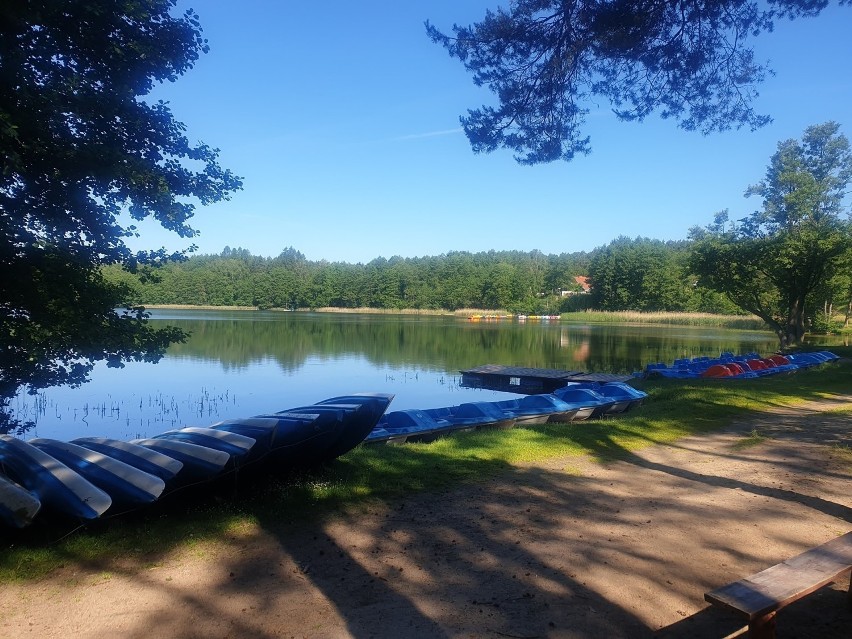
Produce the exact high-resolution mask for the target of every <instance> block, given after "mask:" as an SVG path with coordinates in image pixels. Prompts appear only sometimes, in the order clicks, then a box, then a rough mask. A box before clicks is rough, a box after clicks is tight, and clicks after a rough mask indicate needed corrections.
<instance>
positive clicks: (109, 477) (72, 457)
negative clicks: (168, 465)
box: [29, 438, 166, 510]
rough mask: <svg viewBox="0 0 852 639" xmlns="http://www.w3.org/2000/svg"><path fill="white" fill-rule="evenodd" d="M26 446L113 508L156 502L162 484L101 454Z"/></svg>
mask: <svg viewBox="0 0 852 639" xmlns="http://www.w3.org/2000/svg"><path fill="white" fill-rule="evenodd" d="M29 444H31V445H32V446H35V447H36V448H38V449H40V450H42V451H44V452H45V453H47V454H48V455H50V456H51V457H55V458H56V459H58V460H59V461H61V462H62V463H63V464H65V465H66V466H68V467H69V468H71V469H72V470H74V471H76V472H77V473H79V474H80V475H82V476H83V477H85V478H86V479H88V480H89V481H90V482H92V483H93V484H94V485H95V486H97V487H98V488H100V489H101V490H103V491H104V492H106V493H107V494H108V495H109V496H110V498H112V502H113V510H114V509H115V505H116V504H122V505H126V506H137V505H143V504H150V503H152V502H155V501H157V499H158V498H159V497H160V495H161V494H162V493H163V490H164V489H165V488H166V483H165V482H164V481H163V480H162V479H160V478H159V477H156V476H155V475H150V474H148V473H146V472H144V471H141V470H139V469H138V468H135V467H133V466H131V465H129V464H125V463H124V462H122V461H119V460H117V459H113V458H112V457H108V456H107V455H104V454H102V453H99V452H97V451H94V450H89V449H88V448H83V447H82V446H78V445H76V444H71V443H69V442H63V441H59V440H56V439H42V438H39V439H32V440H30V441H29Z"/></svg>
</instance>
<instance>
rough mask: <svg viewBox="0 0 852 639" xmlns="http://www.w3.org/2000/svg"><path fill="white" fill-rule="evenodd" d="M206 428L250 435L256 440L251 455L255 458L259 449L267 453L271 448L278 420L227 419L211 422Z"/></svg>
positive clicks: (261, 418)
mask: <svg viewBox="0 0 852 639" xmlns="http://www.w3.org/2000/svg"><path fill="white" fill-rule="evenodd" d="M208 428H212V429H214V430H221V431H226V432H229V433H235V434H237V435H243V436H244V437H251V438H252V439H254V440H255V441H256V442H257V443H256V444H255V446H254V447H253V448H252V457H253V458H257V457H259V454H258V453H259V451H263V452H264V453H268V452H269V451H270V450H272V446H273V444H274V442H275V431H276V429H277V428H278V420H277V419H272V418H264V417H246V418H240V419H228V420H225V421H221V422H216V423H215V424H211V425H210V426H208Z"/></svg>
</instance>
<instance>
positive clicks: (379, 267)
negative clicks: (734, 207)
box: [104, 237, 741, 314]
mask: <svg viewBox="0 0 852 639" xmlns="http://www.w3.org/2000/svg"><path fill="white" fill-rule="evenodd" d="M689 246H690V243H689V242H662V241H659V240H651V239H647V238H636V239H630V238H625V237H619V238H617V239H616V240H613V241H612V242H611V243H610V244H609V245H607V246H604V247H599V248H596V249H595V250H593V251H591V252H578V253H562V254H559V255H545V254H543V253H541V252H540V251H532V252H528V253H524V252H521V251H488V252H481V253H468V252H451V253H446V254H443V255H438V256H435V257H415V258H402V257H391V258H390V259H385V258H382V257H379V258H376V259H374V260H372V261H371V262H368V263H366V264H361V263H358V264H349V263H344V262H327V261H324V260H322V261H310V260H307V259H305V256H304V255H303V254H302V253H300V252H299V251H297V250H296V249H294V248H292V247H290V248H286V249H284V250H283V251H282V252H281V254H280V255H278V256H277V257H274V258H267V257H259V256H256V255H252V254H251V253H250V252H249V251H248V250H246V249H241V248H236V249H232V248H230V247H226V248H225V249H224V250H223V251H222V253H220V254H219V255H195V256H192V257H190V258H189V259H187V260H186V261H183V262H170V263H167V264H165V265H163V266H160V267H157V268H150V267H146V268H140V269H139V271H138V272H137V273H135V274H131V273H129V272H127V271H125V270H122V269H121V268H120V267H118V266H113V267H108V268H106V269H105V271H104V274H105V276H106V278H107V279H108V280H109V281H111V282H113V283H116V284H122V285H125V286H127V287H128V288H129V290H130V299H131V300H132V301H133V303H135V304H142V305H146V304H148V305H151V304H190V305H212V306H254V307H258V308H260V309H270V308H285V309H297V308H311V309H315V308H323V307H340V308H375V309H389V310H401V309H424V310H425V309H446V310H450V311H453V310H458V309H462V308H476V309H493V310H498V309H500V310H507V311H509V312H513V313H531V314H538V313H559V312H569V311H576V310H585V309H590V308H593V309H596V310H605V311H620V310H636V311H691V312H706V313H730V314H739V313H741V311H739V310H738V309H737V307H735V306H734V305H733V304H731V303H730V302H728V301H727V300H726V299H725V298H723V297H722V296H721V295H719V294H717V293H715V292H713V291H710V290H708V289H703V288H701V287H699V286H697V285H696V279H697V278H695V277H694V276H692V275H691V274H690V273H689V271H688V269H687V266H686V265H687V257H688V252H689ZM577 276H583V277H587V278H588V281H589V283H590V284H591V290H590V291H589V292H588V293H584V292H583V287H582V286H581V285H580V283H578V281H577V279H576V278H577Z"/></svg>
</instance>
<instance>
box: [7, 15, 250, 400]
mask: <svg viewBox="0 0 852 639" xmlns="http://www.w3.org/2000/svg"><path fill="white" fill-rule="evenodd" d="M174 4H175V1H174V0H128V1H126V2H122V3H115V2H110V1H108V0H90V1H87V2H67V1H65V0H40V1H38V0H35V1H24V0H7V1H5V2H3V4H2V7H0V155H2V163H3V164H2V171H0V270H1V271H2V278H0V406H2V404H3V399H4V398H8V397H9V396H10V395H11V394H13V393H14V392H15V391H16V389H17V388H18V387H20V386H21V385H24V384H28V385H30V386H31V387H42V386H47V385H54V384H63V383H70V384H79V383H80V382H82V381H84V380H85V378H86V375H87V374H88V372H89V371H90V370H91V368H92V366H93V364H94V362H96V361H101V360H106V361H107V362H108V364H109V365H112V366H120V365H121V362H122V360H127V359H144V360H156V359H158V358H159V357H160V356H162V354H163V352H164V349H165V347H166V346H167V345H168V344H169V343H170V342H172V341H174V340H177V339H180V338H181V335H182V333H181V332H180V331H177V330H176V329H161V330H154V329H153V328H151V327H150V326H149V325H148V324H147V321H146V318H147V316H146V314H145V313H144V311H143V309H141V308H127V310H125V311H123V312H116V311H115V310H114V309H115V308H120V307H123V306H125V304H126V302H127V299H128V290H127V288H126V287H124V286H122V285H118V284H112V283H109V282H107V281H106V280H104V278H103V277H102V274H101V267H103V266H104V265H110V264H119V265H122V266H123V267H126V268H128V269H131V270H132V269H135V268H136V267H137V266H138V265H139V264H151V263H160V262H163V261H166V260H168V259H170V258H180V257H181V255H180V254H177V255H168V254H167V253H166V252H165V250H163V249H160V250H154V251H141V252H136V253H134V252H132V251H131V250H130V249H129V248H128V247H127V246H126V244H125V239H126V238H128V237H131V236H133V235H135V234H136V229H135V227H134V226H133V225H132V224H129V223H127V224H123V223H121V222H120V219H122V218H121V216H122V215H126V216H129V218H131V219H132V220H143V219H145V218H153V219H154V220H156V221H158V222H159V223H160V224H162V226H164V227H165V228H166V229H169V230H172V231H174V232H175V233H177V234H178V235H179V236H181V237H184V238H191V237H193V235H194V234H195V230H194V229H193V228H192V227H191V226H190V225H189V220H190V218H191V217H192V216H193V212H194V210H195V207H196V205H197V204H207V203H210V202H215V201H217V200H221V199H224V198H227V197H228V196H229V194H230V193H232V192H233V191H235V190H237V189H239V188H240V187H241V181H240V179H239V178H238V177H236V176H234V175H233V174H232V173H231V172H230V171H228V170H226V169H223V168H222V167H220V166H219V163H218V150H217V149H214V148H211V147H209V146H207V145H206V144H203V143H199V144H192V143H190V142H189V141H188V139H187V137H186V135H185V127H184V125H183V124H181V123H180V122H178V121H177V120H176V119H175V118H174V117H173V115H172V113H171V111H170V110H169V107H168V105H167V104H165V103H163V102H153V101H146V100H145V96H147V95H148V94H149V93H150V92H151V91H152V89H153V88H154V87H155V86H156V85H157V84H158V83H161V82H164V81H175V80H176V79H177V78H178V77H179V76H180V75H182V74H183V73H185V72H186V71H187V70H189V69H190V68H192V66H193V65H194V64H195V62H196V61H197V60H198V58H199V56H200V55H201V54H202V53H204V52H206V51H207V49H208V45H207V42H206V41H205V40H204V38H203V37H202V31H201V27H200V25H199V21H198V18H197V16H196V14H195V13H193V12H192V11H191V10H190V11H187V12H186V13H185V14H183V15H182V16H173V15H171V13H170V11H171V10H172V9H173V7H174Z"/></svg>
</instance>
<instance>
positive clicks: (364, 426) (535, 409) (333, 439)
mask: <svg viewBox="0 0 852 639" xmlns="http://www.w3.org/2000/svg"><path fill="white" fill-rule="evenodd" d="M645 397H646V393H644V392H643V391H640V390H638V389H635V388H633V387H632V386H630V385H628V384H624V383H620V382H611V383H605V384H597V383H576V384H569V385H568V386H566V387H565V388H561V389H557V390H556V391H554V392H553V393H552V394H542V395H527V396H523V397H520V398H518V399H509V400H505V401H496V402H468V403H464V404H459V405H457V406H451V407H445V408H434V409H426V410H399V411H392V412H387V408H388V406H389V405H390V403H391V401H392V399H393V395H389V394H384V393H360V394H353V395H345V396H339V397H332V398H329V399H326V400H323V401H321V402H317V403H316V404H311V405H307V406H299V407H296V408H290V409H287V410H284V411H281V412H278V413H271V414H265V415H257V416H255V417H250V418H244V419H230V420H225V421H221V422H218V423H216V424H212V425H210V426H208V427H196V426H189V427H185V428H180V429H175V430H169V431H166V432H164V433H161V434H159V435H155V436H153V437H149V438H144V439H135V440H131V441H123V440H117V439H109V438H104V437H81V438H78V439H73V440H71V441H68V442H66V441H61V440H57V439H49V438H35V439H30V440H28V441H24V440H22V439H19V438H16V437H12V436H10V435H0V523H2V524H5V525H6V526H7V527H12V528H24V527H27V526H29V525H31V524H32V523H33V522H34V521H36V520H37V518H38V519H57V518H59V519H62V520H69V519H70V520H72V521H78V522H85V521H88V520H94V519H99V518H106V517H111V516H114V515H118V514H122V513H126V512H129V511H134V510H138V509H139V508H142V507H145V506H146V505H149V504H151V503H153V502H156V501H158V500H160V499H162V498H163V497H164V496H166V495H168V494H169V493H171V492H174V491H177V490H179V489H182V488H186V487H189V486H193V485H198V484H204V483H209V482H213V481H215V480H218V479H220V478H222V477H227V476H228V475H229V474H234V473H238V472H241V471H243V470H249V469H255V468H273V469H274V468H291V467H299V466H301V467H310V466H316V465H319V464H322V463H325V462H328V461H331V460H333V459H335V458H337V457H339V456H341V455H343V454H345V453H347V452H349V451H350V450H352V449H353V448H354V447H355V446H357V445H359V444H361V443H365V444H400V443H404V442H428V441H432V440H435V439H437V438H439V437H443V436H445V435H449V434H451V433H455V432H459V431H469V430H474V429H481V428H511V427H514V426H517V425H527V424H541V423H545V422H570V421H580V420H586V419H590V418H594V417H599V416H604V415H611V414H614V413H621V412H624V411H626V410H629V409H631V408H633V407H636V406H638V405H639V404H641V403H642V401H643V400H644V398H645Z"/></svg>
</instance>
